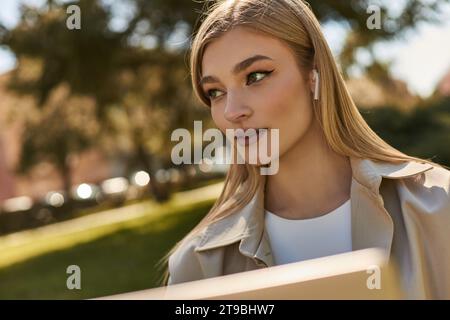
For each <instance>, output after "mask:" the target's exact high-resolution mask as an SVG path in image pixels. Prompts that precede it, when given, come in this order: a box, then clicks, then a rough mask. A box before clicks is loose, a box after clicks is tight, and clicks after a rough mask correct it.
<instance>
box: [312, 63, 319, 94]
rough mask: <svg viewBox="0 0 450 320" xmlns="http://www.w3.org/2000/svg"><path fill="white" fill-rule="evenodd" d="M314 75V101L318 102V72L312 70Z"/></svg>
mask: <svg viewBox="0 0 450 320" xmlns="http://www.w3.org/2000/svg"><path fill="white" fill-rule="evenodd" d="M313 73H314V100H319V81H320V78H319V72H318V71H317V69H313Z"/></svg>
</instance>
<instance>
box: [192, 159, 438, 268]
mask: <svg viewBox="0 0 450 320" xmlns="http://www.w3.org/2000/svg"><path fill="white" fill-rule="evenodd" d="M350 164H351V167H352V185H351V197H350V198H351V207H352V243H353V250H358V249H364V248H368V247H382V248H384V249H386V250H387V251H388V252H390V248H391V243H392V236H393V222H392V218H391V217H390V215H389V214H388V213H387V211H386V210H385V209H384V206H383V200H382V198H381V196H380V185H381V181H382V178H388V179H401V178H406V177H410V176H414V175H417V174H419V173H422V172H425V171H428V170H430V169H432V168H433V166H432V165H430V164H426V163H418V162H415V161H406V162H403V163H400V164H391V163H387V162H375V161H373V160H369V159H361V158H352V157H350ZM265 181H266V176H261V184H260V186H259V188H258V190H257V192H256V193H255V195H254V196H253V198H252V199H251V201H250V202H249V203H248V204H246V205H245V206H244V207H243V208H242V209H241V210H240V211H239V213H237V214H232V215H230V216H227V217H225V218H223V219H221V220H218V221H216V222H213V223H212V224H210V225H209V226H208V227H207V228H206V230H205V232H204V234H203V237H202V240H201V241H200V243H199V245H198V246H197V247H196V248H195V251H197V252H199V251H204V250H208V249H214V248H218V247H223V246H226V245H229V244H232V243H235V242H238V241H240V243H239V251H240V252H241V253H242V254H244V255H246V256H248V257H251V258H256V260H257V261H258V260H261V261H262V262H264V264H265V265H267V266H272V265H273V257H272V254H271V248H270V244H269V241H268V237H267V233H266V232H265V228H264V214H265V213H264V190H265Z"/></svg>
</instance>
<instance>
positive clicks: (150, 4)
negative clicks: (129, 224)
mask: <svg viewBox="0 0 450 320" xmlns="http://www.w3.org/2000/svg"><path fill="white" fill-rule="evenodd" d="M443 2H448V0H442V1H438V0H430V1H427V3H426V4H424V3H423V1H420V0H410V1H407V2H405V4H404V7H403V8H401V9H398V8H399V7H397V9H398V10H397V11H396V12H392V11H391V10H389V9H388V7H386V6H387V4H388V2H387V1H385V2H381V3H380V8H381V13H382V14H381V23H382V28H381V29H376V30H368V28H367V26H366V21H367V18H368V17H369V15H370V13H368V12H367V8H368V6H369V4H372V2H371V1H369V0H359V1H357V0H351V1H335V0H323V1H311V7H312V8H313V10H314V12H315V13H316V15H317V17H318V18H319V20H320V21H321V22H329V21H336V22H337V23H341V24H345V25H347V26H348V27H349V29H350V32H349V36H348V38H347V39H346V44H345V47H344V49H343V51H342V54H341V66H342V67H343V71H344V72H345V71H346V70H347V68H348V67H350V66H351V65H352V64H353V63H354V62H355V52H356V50H357V49H358V48H362V47H364V48H371V47H372V46H373V45H374V44H375V43H377V42H379V41H386V40H390V39H393V38H395V37H398V36H399V35H401V34H403V33H404V32H405V31H406V30H409V29H411V28H413V27H414V26H415V25H417V23H419V22H423V21H439V19H440V17H439V14H438V13H439V6H440V4H442V3H443ZM211 3H212V1H184V0H183V1H180V0H151V1H150V0H119V1H111V0H102V1H101V0H80V1H73V2H68V1H56V0H52V1H47V2H46V3H45V5H43V6H42V7H39V8H36V7H31V6H26V5H23V6H22V7H21V18H20V22H19V23H18V24H17V25H16V26H15V27H14V28H12V29H8V28H6V27H4V26H2V25H0V45H4V46H7V47H8V48H10V49H11V50H12V52H13V53H14V54H15V56H16V58H17V61H18V65H17V68H16V69H15V70H14V71H13V72H12V80H11V83H10V88H11V89H12V90H15V91H16V92H18V93H19V94H23V95H25V94H29V95H32V96H33V97H35V100H36V104H37V106H38V107H37V108H36V110H35V112H32V113H28V112H27V113H25V114H24V113H22V114H21V113H20V112H16V113H15V114H16V116H18V117H22V120H23V121H24V122H25V128H26V130H25V134H24V136H23V149H22V161H21V165H20V170H21V171H22V172H27V171H28V170H30V169H31V168H32V167H33V166H34V165H35V164H36V163H37V162H38V161H42V160H47V161H51V162H52V163H54V164H55V165H56V167H58V168H60V171H61V174H62V175H63V176H65V177H66V184H70V166H67V165H66V162H67V161H65V159H67V158H68V157H70V156H71V155H72V154H74V153H78V152H81V151H83V150H85V149H86V148H89V147H90V146H92V145H97V146H101V147H102V148H104V149H105V150H106V151H108V152H111V153H117V152H122V151H123V152H124V153H126V154H132V155H133V156H132V157H131V159H130V163H129V165H130V166H131V167H133V166H134V167H141V168H142V167H143V168H144V169H146V170H148V171H149V172H150V175H151V176H152V177H153V173H154V171H155V170H156V169H158V168H159V167H160V166H162V165H164V164H165V163H168V160H169V159H170V148H168V146H167V142H168V139H169V137H170V133H171V132H172V131H173V130H174V129H175V128H180V127H184V128H188V129H190V130H192V127H193V120H194V119H196V120H205V121H208V120H209V119H210V117H209V114H208V111H207V110H203V109H200V108H198V103H197V101H195V99H194V97H193V95H192V90H191V84H190V77H189V70H188V67H187V60H186V53H187V50H188V48H189V45H190V42H189V39H190V35H191V34H193V33H194V32H195V31H196V28H197V27H198V22H199V20H200V19H201V15H200V14H199V13H200V12H201V11H202V8H204V7H207V6H208V5H210V4H211ZM72 4H75V5H78V6H79V7H80V9H81V29H79V30H69V29H68V28H67V27H66V19H67V18H68V16H69V14H68V13H67V7H68V6H70V5H72ZM383 5H384V6H383ZM374 63H376V62H374ZM373 69H374V70H378V77H379V78H380V79H384V78H383V77H382V76H380V75H379V73H380V72H379V70H383V69H380V68H373ZM62 86H63V87H65V88H66V89H67V92H68V93H67V94H66V96H65V97H66V98H65V99H64V100H63V101H60V102H58V103H57V105H58V106H59V108H65V109H68V110H73V108H74V106H76V103H74V101H77V99H85V98H89V99H92V100H93V102H94V108H93V112H91V111H92V110H91V111H89V112H88V113H86V116H85V118H86V119H85V121H86V123H88V122H93V121H94V122H97V126H95V125H92V127H96V129H92V130H90V131H89V133H86V132H85V131H84V130H83V128H80V127H79V126H78V124H74V123H73V122H74V121H78V120H77V117H73V114H72V113H70V112H59V111H56V109H55V103H52V102H51V98H50V97H51V96H52V92H54V91H56V90H58V88H61V87H62ZM80 110H81V109H80ZM83 112H84V111H83ZM385 112H388V111H385ZM392 112H394V111H392ZM89 117H92V119H91V118H89ZM87 118H89V120H88V119H87ZM408 119H409V118H408ZM417 121H424V119H423V118H420V117H419V119H418V120H417ZM393 128H394V126H393ZM399 142H401V141H399ZM405 143H406V141H405ZM68 171H69V172H68ZM151 183H152V184H153V185H152V187H153V188H152V189H153V190H154V192H155V196H156V197H157V198H158V199H161V200H163V199H165V198H166V194H164V192H162V193H158V191H157V190H158V189H159V187H158V185H157V184H155V183H156V180H155V179H151Z"/></svg>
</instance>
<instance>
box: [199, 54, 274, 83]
mask: <svg viewBox="0 0 450 320" xmlns="http://www.w3.org/2000/svg"><path fill="white" fill-rule="evenodd" d="M259 60H273V59H272V58H269V57H267V56H263V55H260V54H257V55H254V56H251V57H250V58H247V59H245V60H243V61H241V62H239V63H238V64H236V65H235V66H234V68H233V69H232V70H231V72H232V74H234V75H236V74H238V73H240V72H242V71H243V70H245V69H247V68H248V67H250V66H251V65H252V64H253V63H254V62H256V61H259ZM215 82H219V81H218V80H217V78H216V77H213V76H204V77H202V79H201V80H200V82H199V83H200V86H203V85H204V84H205V83H215Z"/></svg>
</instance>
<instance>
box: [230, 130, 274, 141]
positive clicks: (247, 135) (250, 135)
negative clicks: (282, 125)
mask: <svg viewBox="0 0 450 320" xmlns="http://www.w3.org/2000/svg"><path fill="white" fill-rule="evenodd" d="M261 129H266V130H261ZM267 131H268V128H258V129H251V128H250V129H245V130H243V129H237V130H236V131H235V132H236V135H235V139H236V140H237V142H238V143H239V144H240V145H249V144H253V143H254V142H256V141H257V140H258V138H259V136H260V135H262V134H264V133H266V132H267Z"/></svg>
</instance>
